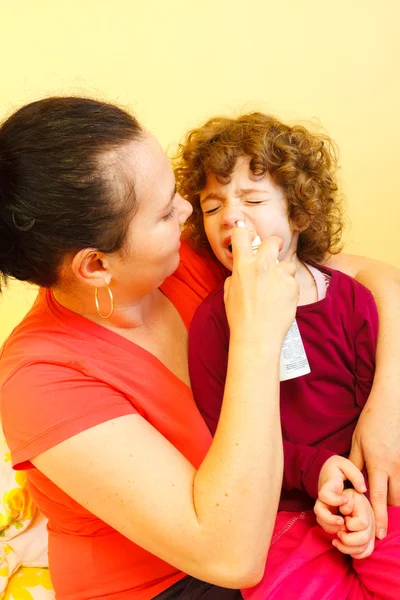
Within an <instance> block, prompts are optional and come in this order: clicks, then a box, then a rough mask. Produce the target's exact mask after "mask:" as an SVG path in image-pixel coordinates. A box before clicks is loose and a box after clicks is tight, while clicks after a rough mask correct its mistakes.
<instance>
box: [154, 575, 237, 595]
mask: <svg viewBox="0 0 400 600" xmlns="http://www.w3.org/2000/svg"><path fill="white" fill-rule="evenodd" d="M153 600H242V595H241V593H240V592H239V591H237V590H231V589H228V588H221V587H218V586H216V585H212V584H210V583H205V582H204V581H200V580H199V579H195V578H194V577H185V579H181V581H178V582H177V583H176V584H175V585H173V586H172V587H171V588H169V589H168V590H165V591H164V592H162V593H161V594H159V595H158V596H156V597H155V598H154V599H153Z"/></svg>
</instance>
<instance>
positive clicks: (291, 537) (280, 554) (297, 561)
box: [242, 508, 400, 600]
mask: <svg viewBox="0 0 400 600" xmlns="http://www.w3.org/2000/svg"><path fill="white" fill-rule="evenodd" d="M332 539H333V536H330V535H328V534H326V533H325V532H324V531H323V530H322V528H321V527H320V526H319V525H317V524H316V521H315V517H314V514H313V512H312V511H307V512H303V513H286V512H282V513H279V514H278V516H277V520H276V524H275V528H274V533H273V537H272V542H271V547H270V551H269V555H268V560H267V564H266V568H265V573H264V577H263V579H262V581H261V582H260V583H259V584H258V585H257V586H255V587H254V588H251V589H249V590H243V591H242V594H243V597H244V598H245V599H246V600H281V599H282V598H285V600H292V599H293V600H315V599H316V598H318V600H378V599H379V600H395V599H396V598H399V597H400V509H399V508H389V530H388V535H387V537H386V538H385V539H384V540H381V541H377V543H376V547H375V551H374V552H373V554H372V556H371V557H368V558H366V559H363V560H353V559H351V558H350V557H348V556H346V555H344V554H342V553H341V552H339V551H338V550H337V549H336V548H334V547H333V546H332V543H331V541H332Z"/></svg>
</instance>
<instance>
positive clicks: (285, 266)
mask: <svg viewBox="0 0 400 600" xmlns="http://www.w3.org/2000/svg"><path fill="white" fill-rule="evenodd" d="M279 268H280V269H282V271H286V273H288V274H289V275H291V276H292V277H294V276H295V275H296V265H295V264H294V263H285V262H280V263H279Z"/></svg>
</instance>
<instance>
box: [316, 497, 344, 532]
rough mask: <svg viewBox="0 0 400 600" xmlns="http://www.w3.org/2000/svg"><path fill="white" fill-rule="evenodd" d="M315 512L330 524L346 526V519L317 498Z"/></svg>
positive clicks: (318, 517)
mask: <svg viewBox="0 0 400 600" xmlns="http://www.w3.org/2000/svg"><path fill="white" fill-rule="evenodd" d="M314 513H315V516H316V517H317V519H319V520H320V521H321V522H323V523H325V524H326V525H329V526H332V527H333V526H338V527H343V526H344V519H343V517H340V516H339V515H336V514H333V513H332V511H331V510H330V509H329V507H328V506H327V505H326V504H324V503H323V502H320V501H318V500H317V502H316V503H315V506H314Z"/></svg>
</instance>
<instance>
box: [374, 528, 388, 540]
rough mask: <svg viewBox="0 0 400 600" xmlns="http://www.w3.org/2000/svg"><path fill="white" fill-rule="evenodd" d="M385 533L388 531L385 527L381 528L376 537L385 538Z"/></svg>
mask: <svg viewBox="0 0 400 600" xmlns="http://www.w3.org/2000/svg"><path fill="white" fill-rule="evenodd" d="M385 535H386V531H385V530H384V529H380V530H379V531H378V533H377V536H376V537H377V538H378V540H383V538H384V537H385Z"/></svg>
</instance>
